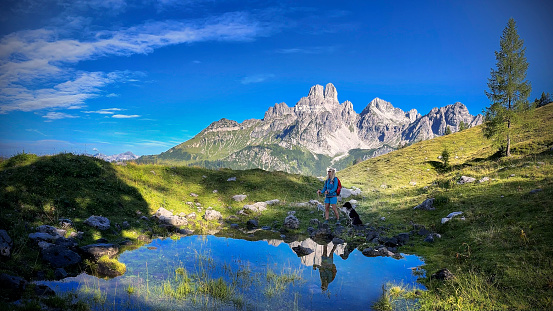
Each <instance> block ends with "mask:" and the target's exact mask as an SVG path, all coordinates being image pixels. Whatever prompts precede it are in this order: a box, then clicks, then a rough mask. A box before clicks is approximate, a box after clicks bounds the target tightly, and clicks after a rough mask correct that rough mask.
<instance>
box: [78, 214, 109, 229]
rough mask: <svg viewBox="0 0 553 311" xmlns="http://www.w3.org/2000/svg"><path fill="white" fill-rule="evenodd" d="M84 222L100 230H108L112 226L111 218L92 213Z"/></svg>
mask: <svg viewBox="0 0 553 311" xmlns="http://www.w3.org/2000/svg"><path fill="white" fill-rule="evenodd" d="M84 223H85V224H87V225H89V226H91V227H94V228H96V229H98V230H107V229H109V227H110V223H109V219H107V218H106V217H102V216H94V215H92V216H90V217H88V219H87V220H85V221H84Z"/></svg>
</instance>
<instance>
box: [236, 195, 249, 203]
mask: <svg viewBox="0 0 553 311" xmlns="http://www.w3.org/2000/svg"><path fill="white" fill-rule="evenodd" d="M246 197H247V195H245V194H237V195H235V196H233V197H232V199H233V200H234V201H236V202H242V201H244V200H245V199H246Z"/></svg>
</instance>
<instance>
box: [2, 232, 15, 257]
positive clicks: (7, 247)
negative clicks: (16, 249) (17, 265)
mask: <svg viewBox="0 0 553 311" xmlns="http://www.w3.org/2000/svg"><path fill="white" fill-rule="evenodd" d="M12 246H13V242H12V239H11V238H10V236H9V235H8V232H7V231H6V230H0V255H1V256H4V257H9V256H10V255H11V253H12Z"/></svg>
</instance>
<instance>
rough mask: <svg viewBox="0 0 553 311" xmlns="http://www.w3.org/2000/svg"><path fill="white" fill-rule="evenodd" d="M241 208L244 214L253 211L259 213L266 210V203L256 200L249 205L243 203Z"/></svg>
mask: <svg viewBox="0 0 553 311" xmlns="http://www.w3.org/2000/svg"><path fill="white" fill-rule="evenodd" d="M242 210H243V211H244V212H245V213H246V214H254V213H260V212H263V211H266V210H267V203H265V202H256V203H254V204H251V205H244V207H243V208H242Z"/></svg>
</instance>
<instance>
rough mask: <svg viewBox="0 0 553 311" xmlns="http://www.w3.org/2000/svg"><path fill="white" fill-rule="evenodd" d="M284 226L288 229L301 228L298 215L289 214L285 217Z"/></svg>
mask: <svg viewBox="0 0 553 311" xmlns="http://www.w3.org/2000/svg"><path fill="white" fill-rule="evenodd" d="M284 227H286V228H288V229H299V227H300V221H299V219H298V218H297V217H296V216H294V215H288V216H286V218H285V219H284Z"/></svg>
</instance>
